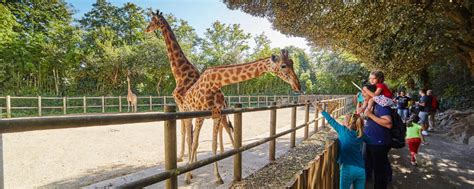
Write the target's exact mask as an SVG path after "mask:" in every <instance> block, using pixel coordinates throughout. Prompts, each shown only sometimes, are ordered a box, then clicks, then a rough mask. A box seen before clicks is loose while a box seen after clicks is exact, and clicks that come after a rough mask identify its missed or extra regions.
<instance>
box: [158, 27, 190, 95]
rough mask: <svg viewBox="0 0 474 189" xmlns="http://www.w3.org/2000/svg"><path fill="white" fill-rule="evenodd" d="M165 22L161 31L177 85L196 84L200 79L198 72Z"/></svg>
mask: <svg viewBox="0 0 474 189" xmlns="http://www.w3.org/2000/svg"><path fill="white" fill-rule="evenodd" d="M163 22H164V23H165V24H164V26H163V28H161V31H162V33H163V38H164V40H165V43H166V50H167V54H168V59H169V61H170V64H171V71H172V73H173V76H174V78H175V80H176V85H177V86H181V85H183V84H184V85H186V84H189V83H194V82H195V81H196V80H197V79H198V78H199V72H198V70H197V69H196V67H194V65H192V64H191V63H190V62H189V61H188V59H187V58H186V56H185V55H184V53H183V50H182V49H181V47H180V45H179V43H178V40H176V36H175V35H174V33H173V31H172V30H171V27H170V25H169V24H168V22H167V21H166V20H165V19H164V18H163ZM186 78H187V79H186Z"/></svg>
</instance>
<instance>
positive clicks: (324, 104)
mask: <svg viewBox="0 0 474 189" xmlns="http://www.w3.org/2000/svg"><path fill="white" fill-rule="evenodd" d="M326 106H327V105H326V102H324V103H323V110H324V108H326ZM321 120H322V121H323V122H322V125H321V126H322V127H323V128H324V129H325V128H326V119H324V118H323V119H321Z"/></svg>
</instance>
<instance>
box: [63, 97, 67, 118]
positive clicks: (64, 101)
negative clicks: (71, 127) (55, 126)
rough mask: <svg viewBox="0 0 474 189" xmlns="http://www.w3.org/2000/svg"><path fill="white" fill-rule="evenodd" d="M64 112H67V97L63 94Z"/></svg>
mask: <svg viewBox="0 0 474 189" xmlns="http://www.w3.org/2000/svg"><path fill="white" fill-rule="evenodd" d="M63 114H64V115H66V114H67V98H66V97H65V96H63Z"/></svg>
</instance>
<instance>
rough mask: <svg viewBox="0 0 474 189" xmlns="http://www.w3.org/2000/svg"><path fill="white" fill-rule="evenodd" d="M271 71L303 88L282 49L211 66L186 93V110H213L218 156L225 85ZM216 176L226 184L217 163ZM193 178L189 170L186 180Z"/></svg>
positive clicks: (195, 140) (196, 142)
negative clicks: (253, 58)
mask: <svg viewBox="0 0 474 189" xmlns="http://www.w3.org/2000/svg"><path fill="white" fill-rule="evenodd" d="M269 72H271V73H274V74H275V75H277V76H278V77H279V78H281V79H282V80H283V81H285V82H287V83H288V84H290V85H291V87H292V89H293V90H294V91H300V90H301V85H300V82H299V81H298V77H297V76H296V74H295V72H294V70H293V61H292V60H291V59H290V58H289V57H288V51H286V50H282V51H281V55H280V56H277V55H272V56H271V57H269V58H264V59H260V60H257V61H254V62H250V63H244V64H234V65H226V66H217V67H211V68H208V69H207V70H206V71H204V72H203V73H202V74H201V77H200V78H199V80H198V81H196V83H194V85H193V86H192V87H191V88H190V89H189V90H188V92H187V93H186V96H185V97H184V105H185V106H184V109H185V110H186V111H205V110H210V111H212V119H213V121H214V126H213V135H212V152H213V154H214V155H216V151H217V134H218V131H219V129H220V126H221V125H222V124H223V125H226V124H227V122H228V120H227V117H225V116H222V115H221V110H222V109H225V108H227V104H226V103H225V100H224V99H225V98H224V94H223V93H222V91H221V88H222V87H223V86H226V85H231V84H235V83H239V82H243V81H247V80H250V79H253V78H256V77H259V76H262V75H264V74H265V73H269ZM204 119H205V118H196V119H195V129H194V133H193V142H192V144H193V146H192V152H191V157H190V161H191V163H192V162H195V161H196V159H197V158H196V156H197V148H198V146H199V132H200V131H201V127H202V125H203V122H204ZM224 128H225V127H224ZM220 143H222V141H221V142H220ZM214 175H215V176H216V179H217V180H216V184H223V181H222V178H221V176H220V174H219V169H218V165H217V162H215V163H214ZM191 178H192V177H191V172H188V173H187V174H186V177H185V179H186V183H190V182H191Z"/></svg>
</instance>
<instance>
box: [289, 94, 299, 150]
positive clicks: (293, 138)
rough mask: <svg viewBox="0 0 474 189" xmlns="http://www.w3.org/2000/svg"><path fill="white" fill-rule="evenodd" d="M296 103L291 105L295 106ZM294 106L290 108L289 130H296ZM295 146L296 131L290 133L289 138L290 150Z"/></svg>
mask: <svg viewBox="0 0 474 189" xmlns="http://www.w3.org/2000/svg"><path fill="white" fill-rule="evenodd" d="M297 103H298V102H297V101H293V104H297ZM296 108H297V107H296V106H295V107H293V108H291V129H294V128H296ZM295 146H296V131H293V132H291V138H290V148H294V147H295Z"/></svg>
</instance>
